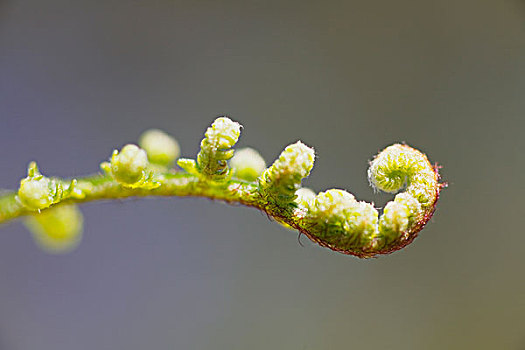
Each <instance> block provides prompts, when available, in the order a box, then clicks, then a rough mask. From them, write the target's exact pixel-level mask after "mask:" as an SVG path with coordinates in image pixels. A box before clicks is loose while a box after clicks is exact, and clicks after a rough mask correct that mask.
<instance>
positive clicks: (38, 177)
mask: <svg viewBox="0 0 525 350" xmlns="http://www.w3.org/2000/svg"><path fill="white" fill-rule="evenodd" d="M68 197H75V198H82V193H81V192H79V191H78V189H77V188H76V180H72V181H71V183H70V184H64V183H63V182H62V181H60V180H58V179H54V178H48V177H45V176H43V175H42V174H40V172H39V170H38V166H37V165H36V163H35V162H31V163H30V164H29V167H28V170H27V177H26V178H24V179H22V180H21V181H20V187H19V188H18V193H17V199H18V201H19V202H20V203H21V204H22V205H23V206H24V207H25V208H26V209H29V210H42V209H46V208H49V207H50V206H51V205H53V204H55V203H58V202H59V201H61V200H62V199H65V198H68Z"/></svg>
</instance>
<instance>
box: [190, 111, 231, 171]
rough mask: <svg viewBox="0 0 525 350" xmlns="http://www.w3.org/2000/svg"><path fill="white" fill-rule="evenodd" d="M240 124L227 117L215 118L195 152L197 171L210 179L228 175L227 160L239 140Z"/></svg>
mask: <svg viewBox="0 0 525 350" xmlns="http://www.w3.org/2000/svg"><path fill="white" fill-rule="evenodd" d="M240 135H241V124H239V123H237V122H234V121H232V120H231V119H230V118H227V117H220V118H217V119H215V121H214V122H213V124H212V125H211V126H210V127H209V128H208V129H207V130H206V133H205V134H204V139H202V141H201V150H200V152H199V154H197V163H196V164H197V168H198V171H199V172H200V173H201V174H202V175H204V176H206V177H209V178H211V179H212V180H218V181H220V180H224V179H226V177H227V176H228V175H229V169H228V160H229V159H230V158H231V157H233V153H234V151H233V149H231V148H232V147H233V146H234V145H235V144H236V143H237V140H239V136H240Z"/></svg>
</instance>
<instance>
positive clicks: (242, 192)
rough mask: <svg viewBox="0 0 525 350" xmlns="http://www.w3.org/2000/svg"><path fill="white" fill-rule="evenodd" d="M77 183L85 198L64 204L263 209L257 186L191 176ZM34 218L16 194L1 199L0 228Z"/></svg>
mask: <svg viewBox="0 0 525 350" xmlns="http://www.w3.org/2000/svg"><path fill="white" fill-rule="evenodd" d="M76 180H77V185H76V186H77V188H79V189H81V191H82V193H83V194H85V196H84V197H83V198H75V197H69V198H66V199H63V200H62V201H61V203H64V204H66V203H84V202H91V201H97V200H111V199H122V198H130V197H150V196H159V197H206V198H210V199H216V200H221V201H225V202H228V203H238V204H243V205H247V206H252V207H256V208H259V209H263V208H262V207H261V201H260V199H259V198H260V197H259V196H258V192H257V185H255V184H253V183H249V182H245V181H239V180H230V181H229V182H228V183H227V184H225V183H213V182H208V181H201V179H200V178H199V177H198V176H196V175H192V174H187V173H182V172H178V173H176V172H165V173H162V174H160V175H159V176H158V178H157V181H158V182H160V184H161V185H160V186H159V187H157V188H154V189H143V188H140V187H139V188H130V187H125V186H122V185H121V184H120V183H119V182H117V181H115V180H114V179H113V178H112V177H111V176H107V175H93V176H87V177H84V178H77V179H76ZM59 181H61V182H63V183H64V184H68V183H70V182H71V181H68V180H59ZM31 214H34V211H32V210H29V209H27V208H26V207H25V206H24V205H23V204H22V203H20V201H19V200H18V199H17V198H16V193H15V192H7V193H3V194H2V195H0V224H1V223H4V222H6V221H8V220H12V219H16V218H18V217H21V216H24V215H31Z"/></svg>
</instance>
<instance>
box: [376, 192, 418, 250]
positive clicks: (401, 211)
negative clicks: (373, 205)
mask: <svg viewBox="0 0 525 350" xmlns="http://www.w3.org/2000/svg"><path fill="white" fill-rule="evenodd" d="M421 214H422V211H421V204H420V203H419V202H418V201H417V200H416V199H415V198H414V197H412V195H410V194H409V193H406V192H405V193H400V194H398V195H396V197H395V199H394V200H393V201H391V202H388V203H387V205H386V206H385V208H384V209H383V215H382V216H381V219H380V220H379V230H380V231H381V233H382V235H383V237H384V239H385V244H389V243H390V242H392V241H394V240H395V239H397V238H399V236H401V235H402V234H405V233H407V232H408V230H409V228H410V226H412V225H413V224H414V223H415V222H417V220H419V219H420V218H421Z"/></svg>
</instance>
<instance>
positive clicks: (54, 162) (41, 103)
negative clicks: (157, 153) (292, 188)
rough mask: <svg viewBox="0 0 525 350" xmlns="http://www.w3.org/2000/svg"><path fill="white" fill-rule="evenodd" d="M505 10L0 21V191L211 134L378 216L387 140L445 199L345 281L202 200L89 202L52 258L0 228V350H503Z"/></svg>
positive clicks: (299, 4) (287, 6)
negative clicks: (124, 150)
mask: <svg viewBox="0 0 525 350" xmlns="http://www.w3.org/2000/svg"><path fill="white" fill-rule="evenodd" d="M524 92H525V3H524V2H523V1H517V0H514V1H512V0H509V1H507V0H497V1H485V0H450V1H428V0H423V1H421V0H419V1H416V0H399V1H389V0H378V1H367V0H351V1H348V0H347V1H324V2H321V1H167V0H166V1H152V0H150V1H112V0H104V1H97V0H91V1H66V0H62V1H60V0H46V1H37V0H27V1H21V0H20V1H6V0H0V120H1V123H0V155H1V161H0V187H2V188H7V189H15V188H16V187H17V185H18V181H19V180H20V178H21V177H23V176H25V171H26V166H27V163H28V162H29V161H31V160H37V161H38V163H39V165H40V166H41V169H42V170H43V172H44V173H46V174H47V175H58V176H65V177H69V176H73V175H79V174H89V173H92V172H96V171H97V170H98V164H99V163H100V162H101V161H102V160H105V159H107V158H108V157H109V155H110V153H111V151H112V149H113V148H115V147H120V146H122V145H123V144H125V143H127V142H134V141H135V140H136V138H137V137H138V135H139V134H140V132H141V131H143V130H144V129H146V128H150V127H157V128H163V129H165V130H166V131H168V132H169V133H171V134H173V135H175V136H176V137H177V138H178V140H179V142H180V144H181V146H182V153H183V155H185V156H194V155H195V154H196V152H197V151H198V145H199V141H200V139H201V137H202V134H203V132H204V130H205V128H206V127H207V126H208V125H209V124H210V123H211V122H212V120H213V119H214V118H215V117H216V116H218V115H222V114H227V115H229V116H231V118H232V119H234V120H237V121H239V122H241V123H242V124H243V125H244V129H243V135H242V137H241V141H240V143H239V144H240V146H248V145H249V146H253V147H256V148H257V149H258V150H260V152H261V153H262V155H263V156H264V157H265V158H266V159H267V161H268V162H269V163H270V162H272V161H273V160H274V159H275V158H276V157H277V156H278V155H279V153H280V151H281V150H282V149H283V148H284V147H285V146H286V145H287V144H289V143H291V142H294V141H296V140H298V139H300V140H302V141H303V142H305V143H307V144H308V145H311V146H314V147H315V148H316V151H317V156H318V158H317V160H316V166H315V168H314V170H313V172H312V174H311V176H310V178H308V179H307V181H306V185H307V186H310V187H312V188H314V189H315V190H318V191H319V190H324V189H327V188H332V187H339V188H346V189H348V190H350V191H352V192H353V193H354V194H355V195H356V197H357V198H359V199H362V200H367V201H373V202H375V204H376V206H378V207H381V206H382V205H384V203H385V202H386V201H387V200H388V199H389V198H391V197H390V196H387V195H380V194H374V193H373V191H372V190H371V189H370V188H369V187H368V183H367V179H366V168H367V162H368V160H370V159H371V157H372V156H373V155H374V154H375V153H376V152H377V151H378V150H380V149H382V148H383V147H385V146H387V145H388V144H390V143H393V142H397V141H405V142H407V143H408V144H410V145H413V146H415V147H418V148H420V149H421V150H423V151H424V152H426V153H427V154H428V155H429V157H430V159H431V161H433V162H439V163H440V164H441V165H442V166H443V169H442V174H443V178H444V180H445V181H448V182H449V185H450V186H449V188H447V189H446V190H445V191H444V192H443V194H442V198H441V200H440V203H439V206H438V210H437V212H436V215H435V216H434V218H433V219H432V221H431V222H430V223H429V225H428V226H427V228H426V229H425V230H424V231H422V232H421V235H420V237H419V238H418V239H417V240H416V241H415V242H414V243H413V244H412V245H410V246H409V247H407V248H406V249H404V250H402V251H399V252H397V253H395V254H392V255H390V256H383V257H380V258H378V259H371V260H360V259H357V258H354V257H351V256H345V255H341V254H338V253H334V252H331V251H329V250H327V249H323V248H320V247H318V246H316V245H313V244H311V243H310V242H309V241H307V240H306V239H305V238H303V239H301V241H302V243H303V245H304V246H301V245H300V244H299V243H298V240H297V234H296V233H295V232H292V231H288V230H286V229H284V228H282V227H280V226H279V225H277V224H275V223H272V222H270V221H269V220H268V219H267V218H266V216H265V215H263V214H261V213H259V212H257V211H255V210H252V209H247V208H243V207H231V206H227V205H224V204H221V203H216V202H212V201H209V200H206V199H176V198H174V199H145V200H129V201H125V203H124V202H111V203H89V204H87V205H83V206H82V209H83V211H84V213H85V216H86V226H85V236H84V240H83V242H82V244H81V245H80V247H79V248H78V249H77V250H76V251H74V252H73V253H71V254H68V255H62V256H53V255H46V254H45V253H43V252H42V251H40V250H39V249H38V248H37V247H36V246H35V244H34V243H33V242H32V240H31V236H30V235H29V233H28V232H27V231H26V230H25V228H24V227H23V226H22V225H21V224H20V222H15V223H11V224H9V225H4V226H3V227H1V235H0V240H1V242H0V349H1V350H26V349H40V350H47V349H49V350H61V349H64V350H66V349H68V350H69V349H80V350H83V349H213V350H218V349H225V350H230V349H287V350H290V349H350V348H351V349H525V280H524V266H525V248H524V245H525V230H524V225H523V206H522V201H523V198H525V193H524V186H523V182H524V175H523V174H524V172H525V165H524V156H523V151H524V149H525V144H524V140H523V131H524V127H525V123H524V118H525V99H524V98H523V96H524Z"/></svg>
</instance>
